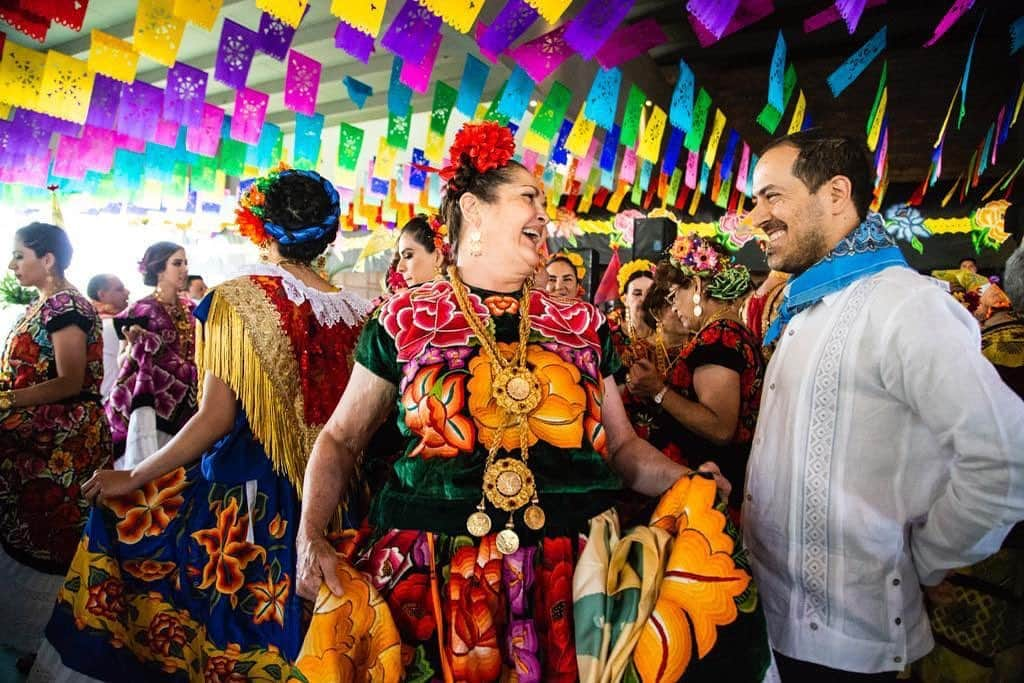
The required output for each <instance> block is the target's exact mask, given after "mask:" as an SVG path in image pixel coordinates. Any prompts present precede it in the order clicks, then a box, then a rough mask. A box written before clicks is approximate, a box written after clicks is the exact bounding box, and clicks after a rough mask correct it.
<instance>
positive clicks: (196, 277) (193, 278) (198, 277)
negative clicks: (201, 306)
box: [185, 275, 203, 287]
mask: <svg viewBox="0 0 1024 683" xmlns="http://www.w3.org/2000/svg"><path fill="white" fill-rule="evenodd" d="M202 279H203V276H202V275H189V276H188V282H187V283H186V284H185V286H186V287H191V286H192V283H193V282H195V281H196V280H202Z"/></svg>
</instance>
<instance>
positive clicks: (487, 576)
mask: <svg viewBox="0 0 1024 683" xmlns="http://www.w3.org/2000/svg"><path fill="white" fill-rule="evenodd" d="M494 539H495V536H494V535H491V536H487V537H485V538H483V539H481V541H480V547H479V548H474V547H472V546H463V547H461V548H459V549H458V550H456V551H455V555H454V556H453V557H452V563H451V578H450V580H449V582H448V595H447V601H446V604H445V610H446V611H447V613H448V623H449V624H450V626H449V638H450V641H449V642H450V643H451V649H452V672H453V673H454V674H455V679H456V680H459V681H466V682H467V683H484V682H485V681H495V680H498V676H499V674H500V673H501V650H500V648H499V647H498V638H499V635H500V634H499V629H500V627H501V626H503V625H504V624H503V623H502V620H503V619H504V614H505V606H504V600H503V596H502V594H501V592H500V590H499V589H500V588H501V567H502V559H501V557H502V556H501V553H499V552H498V550H497V548H496V547H495V542H494ZM570 607H571V604H570Z"/></svg>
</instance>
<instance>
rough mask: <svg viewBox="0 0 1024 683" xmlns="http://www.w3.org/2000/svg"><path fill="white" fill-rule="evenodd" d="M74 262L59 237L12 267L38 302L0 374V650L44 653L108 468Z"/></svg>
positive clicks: (37, 241)
mask: <svg viewBox="0 0 1024 683" xmlns="http://www.w3.org/2000/svg"><path fill="white" fill-rule="evenodd" d="M70 262H71V243H70V242H69V241H68V237H67V235H66V234H65V233H64V231H63V230H61V229H60V228H58V227H56V226H53V225H48V224H45V223H33V224H31V225H28V226H26V227H24V228H22V229H21V230H18V232H17V233H15V238H14V258H13V259H12V260H11V264H10V268H11V270H12V271H14V274H15V276H16V277H17V279H18V282H20V283H21V284H22V285H24V286H27V287H37V288H38V289H39V299H38V300H37V302H36V303H35V304H33V305H32V306H31V307H29V309H28V310H27V311H26V312H25V315H24V317H23V318H22V319H21V320H20V321H18V323H17V324H16V325H15V326H14V329H13V330H12V331H11V334H10V336H9V337H8V340H7V345H6V347H5V349H4V355H3V362H2V366H0V373H2V378H0V381H2V386H0V584H2V585H0V619H2V620H3V627H2V628H0V633H2V634H3V636H2V637H0V644H2V645H6V646H9V647H12V648H14V649H15V650H17V651H19V652H23V653H25V654H31V653H34V652H35V651H36V649H37V648H38V647H39V641H40V639H41V638H42V635H43V627H44V626H45V625H46V619H47V617H48V616H49V613H50V610H51V609H52V606H53V600H54V598H55V596H56V595H57V590H58V589H59V588H60V585H61V582H62V579H63V577H64V573H65V572H66V571H67V568H68V563H69V562H70V561H71V557H72V556H73V555H74V553H75V546H76V545H77V544H78V539H79V537H80V536H81V535H82V527H83V526H84V525H85V520H86V518H87V517H88V503H86V501H85V499H84V498H82V496H81V494H80V493H79V489H80V488H81V486H82V484H83V483H84V482H85V480H86V479H88V478H89V476H90V475H91V474H92V472H93V471H94V470H95V469H96V468H97V467H102V466H104V465H105V464H106V463H107V462H108V461H109V459H110V429H109V428H108V426H107V420H106V417H105V416H104V415H103V407H102V406H101V404H100V383H101V382H102V381H103V336H102V327H101V324H100V320H99V317H98V316H97V315H96V311H95V310H94V309H93V307H92V305H91V304H90V303H89V300H88V299H86V298H85V297H83V296H82V294H81V293H79V292H78V290H76V289H75V288H74V286H72V285H71V284H70V283H69V282H68V281H67V280H65V279H64V269H65V268H67V267H68V264H69V263H70ZM0 677H3V676H2V674H0Z"/></svg>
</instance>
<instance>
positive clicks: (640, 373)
mask: <svg viewBox="0 0 1024 683" xmlns="http://www.w3.org/2000/svg"><path fill="white" fill-rule="evenodd" d="M626 387H627V388H628V389H629V392H630V393H631V394H633V396H636V397H637V398H642V399H649V398H651V397H653V396H654V395H655V394H657V393H658V392H659V391H661V390H662V389H663V388H664V387H665V380H664V379H663V378H662V377H661V376H660V375H659V374H658V368H657V367H656V366H655V365H654V363H652V362H651V361H649V360H647V359H641V360H638V361H637V362H635V363H633V365H631V366H630V368H629V372H628V373H626Z"/></svg>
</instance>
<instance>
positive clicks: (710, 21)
mask: <svg viewBox="0 0 1024 683" xmlns="http://www.w3.org/2000/svg"><path fill="white" fill-rule="evenodd" d="M739 4H740V3H739V0H688V2H687V3H686V11H687V12H689V13H690V16H692V17H693V18H694V19H696V20H697V21H698V22H700V25H701V26H703V27H704V28H705V29H707V32H708V33H710V34H711V35H713V36H714V37H715V40H718V39H720V38H721V37H722V36H723V35H724V34H725V29H726V28H728V26H729V22H730V21H732V17H733V15H734V14H735V13H736V9H737V8H738V7H739Z"/></svg>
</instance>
